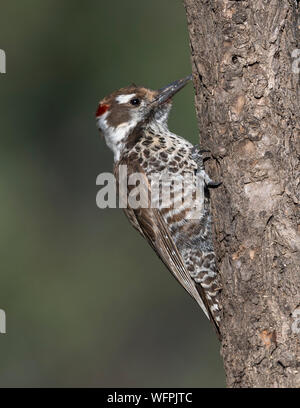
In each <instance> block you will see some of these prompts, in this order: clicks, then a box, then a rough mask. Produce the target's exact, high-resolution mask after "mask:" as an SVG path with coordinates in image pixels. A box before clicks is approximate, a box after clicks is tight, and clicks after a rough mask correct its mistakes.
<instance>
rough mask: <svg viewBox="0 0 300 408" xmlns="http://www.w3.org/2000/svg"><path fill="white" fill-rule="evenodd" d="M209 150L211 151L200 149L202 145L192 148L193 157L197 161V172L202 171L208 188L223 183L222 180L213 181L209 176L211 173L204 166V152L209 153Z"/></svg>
mask: <svg viewBox="0 0 300 408" xmlns="http://www.w3.org/2000/svg"><path fill="white" fill-rule="evenodd" d="M209 152H210V151H209V150H206V149H200V146H199V145H196V146H194V147H193V148H192V158H193V160H194V161H195V162H196V163H197V166H198V169H197V173H200V174H201V176H202V177H203V180H204V183H205V186H206V187H207V188H216V187H219V186H220V185H221V184H222V182H217V181H213V180H212V179H211V178H210V177H209V175H208V174H207V173H206V171H205V168H204V159H203V156H202V154H203V153H209ZM206 159H208V158H206Z"/></svg>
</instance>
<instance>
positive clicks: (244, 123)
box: [184, 0, 300, 387]
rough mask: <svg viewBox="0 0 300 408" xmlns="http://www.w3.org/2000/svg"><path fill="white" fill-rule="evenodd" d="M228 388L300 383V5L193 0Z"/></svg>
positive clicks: (190, 12)
mask: <svg viewBox="0 0 300 408" xmlns="http://www.w3.org/2000/svg"><path fill="white" fill-rule="evenodd" d="M184 3H185V7H186V13H187V19H188V27H189V33H190V42H191V53H192V62H193V74H194V85H195V89H196V108H197V115H198V123H199V129H200V145H201V147H203V148H208V149H209V150H210V151H211V155H210V160H208V161H207V162H206V164H207V170H208V173H209V174H210V175H211V177H212V178H213V179H215V180H218V181H222V182H223V184H222V186H221V187H219V188H218V189H216V190H214V191H213V192H212V193H211V197H212V213H213V219H214V232H215V237H214V239H215V250H216V254H217V260H218V266H219V271H220V274H221V279H222V285H223V290H222V305H223V310H224V318H223V321H222V323H221V333H222V336H223V340H222V346H221V353H222V356H223V358H224V366H225V371H226V376H227V383H228V386H229V387H300V347H299V345H300V324H299V322H300V268H299V265H300V217H299V215H300V208H299V203H300V180H299V174H300V172H299V170H300V164H299V157H300V104H299V102H300V86H299V77H300V74H299V71H300V70H299V67H300V58H299V56H300V50H299V49H298V48H300V43H299V37H300V14H299V12H300V4H299V1H294V0H251V1H250V0H249V1H247V0H244V1H243V0H240V1H230V0H184Z"/></svg>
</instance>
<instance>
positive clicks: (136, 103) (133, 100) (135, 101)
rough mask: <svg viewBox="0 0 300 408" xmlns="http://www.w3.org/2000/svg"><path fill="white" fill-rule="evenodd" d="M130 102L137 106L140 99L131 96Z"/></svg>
mask: <svg viewBox="0 0 300 408" xmlns="http://www.w3.org/2000/svg"><path fill="white" fill-rule="evenodd" d="M130 103H131V105H134V106H139V104H140V103H141V101H140V100H139V99H138V98H133V99H131V101H130Z"/></svg>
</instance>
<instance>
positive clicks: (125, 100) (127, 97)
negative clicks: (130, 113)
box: [116, 94, 136, 103]
mask: <svg viewBox="0 0 300 408" xmlns="http://www.w3.org/2000/svg"><path fill="white" fill-rule="evenodd" d="M135 96H136V94H127V95H119V96H117V97H116V101H117V102H118V103H128V102H129V101H130V99H132V98H134V97H135Z"/></svg>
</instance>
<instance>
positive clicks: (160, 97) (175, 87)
mask: <svg viewBox="0 0 300 408" xmlns="http://www.w3.org/2000/svg"><path fill="white" fill-rule="evenodd" d="M191 79H192V75H189V76H187V77H185V78H182V79H178V80H177V81H174V82H172V83H171V84H169V85H167V86H165V87H164V88H161V89H159V90H158V91H157V95H156V97H155V99H154V100H153V101H152V102H151V108H154V107H157V106H159V105H162V104H163V103H164V102H166V101H168V100H169V99H171V98H172V97H173V96H174V95H175V94H176V93H177V92H178V91H180V89H182V88H183V87H185V85H186V84H187V83H188V82H189V81H191Z"/></svg>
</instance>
